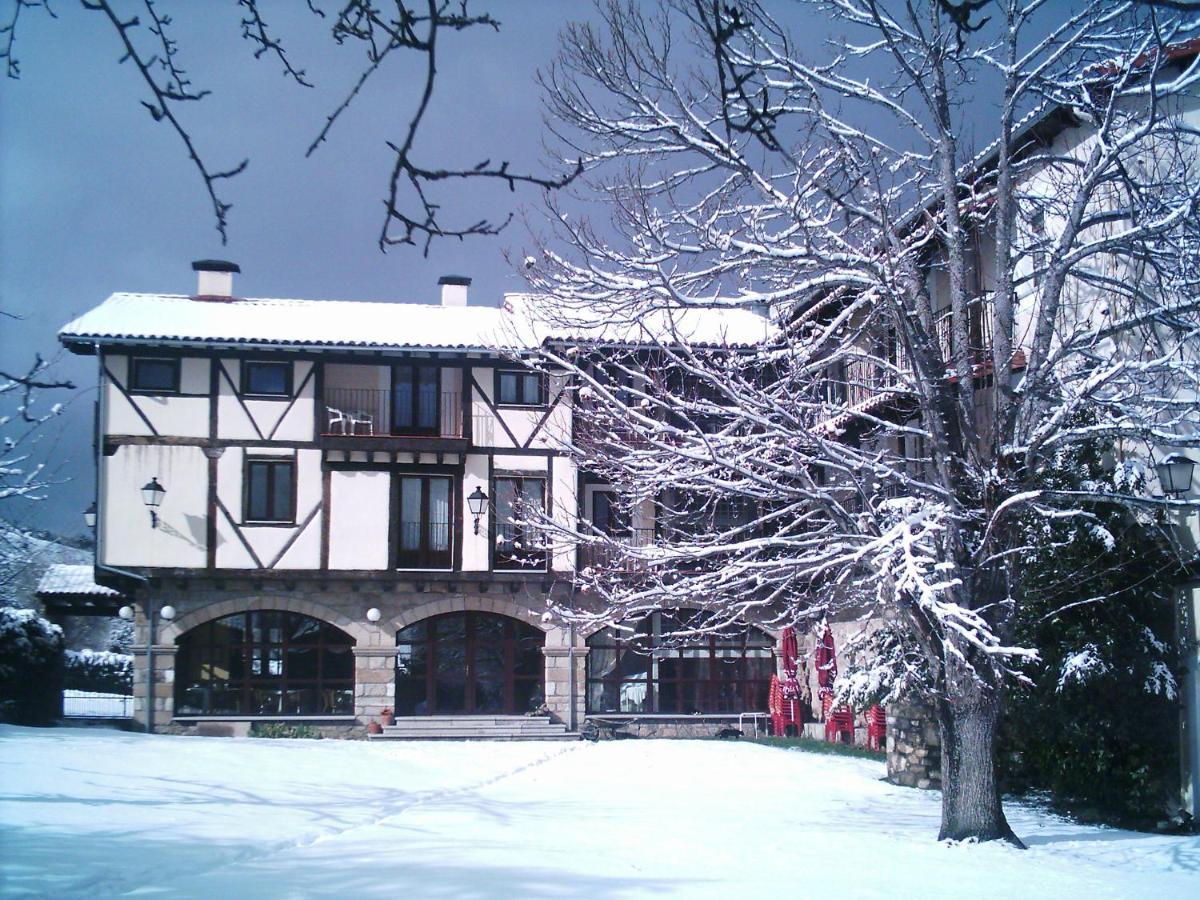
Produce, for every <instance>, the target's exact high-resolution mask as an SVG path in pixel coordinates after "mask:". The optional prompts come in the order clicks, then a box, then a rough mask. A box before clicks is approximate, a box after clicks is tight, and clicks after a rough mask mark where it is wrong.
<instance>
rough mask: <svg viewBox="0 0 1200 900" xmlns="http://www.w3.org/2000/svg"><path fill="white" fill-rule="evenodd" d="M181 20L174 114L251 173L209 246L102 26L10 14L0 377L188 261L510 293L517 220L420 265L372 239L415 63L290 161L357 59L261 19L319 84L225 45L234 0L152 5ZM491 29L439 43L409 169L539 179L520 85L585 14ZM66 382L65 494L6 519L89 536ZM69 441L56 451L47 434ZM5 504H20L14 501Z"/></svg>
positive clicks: (77, 420) (277, 285)
mask: <svg viewBox="0 0 1200 900" xmlns="http://www.w3.org/2000/svg"><path fill="white" fill-rule="evenodd" d="M160 5H162V6H163V7H164V8H165V9H169V10H170V12H171V14H172V16H173V18H174V19H175V23H176V24H175V32H176V37H177V38H178V40H179V43H180V46H181V60H182V62H183V64H184V66H185V67H186V69H187V70H188V73H189V75H190V76H191V78H192V80H193V82H194V85H195V87H197V88H206V89H209V90H211V91H212V95H211V96H210V97H208V98H206V99H205V100H203V101H202V102H199V103H194V104H188V105H187V106H186V107H185V108H183V115H184V116H185V122H186V124H187V125H188V126H189V127H190V128H191V130H192V131H193V133H194V135H195V138H196V141H197V144H198V146H199V147H200V149H201V151H202V153H203V154H204V155H205V156H206V158H207V161H208V162H209V164H210V165H211V166H213V167H215V168H220V167H223V166H226V165H233V164H235V163H236V162H238V161H240V160H241V159H242V158H244V157H249V159H250V165H249V168H248V169H247V170H246V172H245V173H243V174H242V175H240V176H238V177H237V178H235V179H233V180H232V181H229V182H226V183H225V184H224V185H223V186H222V187H221V192H222V196H223V199H225V200H226V201H230V202H232V203H233V204H234V206H233V210H232V212H231V213H230V227H229V243H228V245H227V246H222V245H221V243H220V239H219V237H218V235H217V232H216V230H215V228H214V224H213V217H212V213H211V207H210V206H209V203H208V200H207V196H206V194H205V192H204V190H203V185H202V183H201V181H200V179H199V176H198V175H197V174H196V172H195V170H194V169H193V168H192V167H191V164H190V162H189V160H188V159H187V157H186V155H185V152H184V149H183V147H182V145H181V143H180V142H179V140H178V138H177V137H176V136H175V135H174V134H173V133H172V132H170V131H169V130H168V129H167V128H165V127H163V126H162V125H157V124H155V123H154V122H153V120H152V119H151V117H150V115H149V114H148V113H147V112H146V110H145V109H144V108H142V107H141V105H140V103H139V101H140V99H141V98H142V97H143V93H142V90H141V85H140V82H139V79H138V76H137V73H136V71H135V70H134V69H133V68H132V67H131V66H129V65H128V64H126V65H122V66H118V65H117V60H118V58H119V57H120V55H121V48H120V45H119V43H118V40H117V37H116V35H115V34H114V33H113V31H112V30H111V28H109V27H108V26H107V23H106V22H105V21H104V20H103V19H102V18H101V16H100V15H98V14H96V13H89V12H86V11H84V10H82V9H81V8H80V7H79V4H77V3H56V4H54V5H53V6H54V10H55V12H56V13H57V14H58V19H51V18H50V17H49V16H47V15H45V14H44V12H42V11H41V10H37V9H35V10H27V11H25V12H24V13H23V15H22V17H21V22H20V25H21V29H20V32H19V34H18V43H17V53H16V55H17V57H18V59H19V60H20V63H21V76H22V77H21V79H20V80H19V81H8V80H5V82H4V83H3V85H0V135H2V136H3V137H2V138H0V308H3V309H4V310H6V311H8V312H12V313H15V314H18V315H20V316H22V317H23V318H22V320H20V321H17V322H14V321H12V320H11V319H0V361H2V362H3V364H4V368H6V369H7V368H9V367H20V366H22V365H23V364H27V362H28V361H30V360H31V359H32V356H33V353H34V352H35V351H40V352H42V353H43V354H46V355H51V354H54V353H55V352H56V349H57V344H56V341H55V334H56V332H57V330H58V329H59V328H60V327H61V326H62V325H63V324H64V323H65V322H66V321H68V320H69V319H70V318H71V317H72V316H74V315H76V314H78V313H80V312H83V311H84V310H86V309H88V308H90V307H92V306H95V305H96V304H97V303H99V302H101V301H102V300H103V299H104V298H105V297H107V296H108V295H109V294H110V293H112V292H114V291H148V292H180V293H186V292H190V291H191V290H193V287H194V275H193V273H192V271H191V269H190V265H189V263H190V261H191V260H193V259H199V258H204V257H216V258H224V259H230V260H233V261H235V262H237V263H239V264H240V265H241V267H242V275H241V276H239V277H238V279H237V281H236V287H235V289H236V291H237V292H238V293H239V294H242V295H244V296H273V297H308V298H345V299H372V300H407V301H417V302H421V301H425V302H432V301H434V300H435V298H436V294H437V285H436V282H437V279H438V277H439V276H440V275H443V274H447V273H453V274H461V275H469V276H471V277H472V278H474V279H475V283H474V285H473V287H472V302H473V303H486V304H495V303H497V302H498V300H499V297H500V294H501V293H502V292H503V291H506V290H517V289H520V288H521V286H522V285H521V281H520V279H519V278H518V277H517V275H516V274H514V273H513V272H512V271H511V269H510V268H509V267H508V265H507V263H506V262H505V260H504V258H503V256H502V251H503V249H504V248H506V247H517V248H519V247H520V245H521V243H522V240H523V232H522V230H521V228H520V226H519V224H514V225H513V226H512V227H510V229H509V230H508V231H507V232H506V233H505V234H504V235H502V236H501V237H499V238H491V239H475V240H469V241H467V242H465V243H459V242H458V241H443V242H437V243H435V245H434V247H433V249H432V250H431V252H430V255H429V258H428V259H426V258H424V257H423V256H422V255H421V252H420V251H419V250H415V249H413V248H410V247H396V248H393V249H392V250H390V251H389V252H388V253H387V254H386V255H385V254H382V253H381V252H380V251H379V248H378V246H377V244H376V239H377V237H378V232H379V228H380V226H381V223H382V215H381V213H382V209H383V207H382V198H383V197H384V191H385V180H386V177H387V171H388V152H387V149H386V147H385V145H384V141H385V140H387V139H389V138H391V139H398V138H399V137H400V136H401V135H402V134H403V130H402V129H403V126H404V124H405V123H406V122H407V117H408V114H409V112H410V111H411V108H412V105H413V103H414V101H415V91H416V89H417V88H418V87H419V85H420V81H419V72H418V71H417V70H416V69H415V68H413V67H406V66H404V65H393V66H391V67H390V68H387V69H384V70H381V72H380V73H379V75H378V76H376V79H375V80H374V81H373V83H370V84H369V85H368V87H367V88H366V89H365V90H364V92H363V94H362V96H360V98H359V100H358V102H357V103H356V105H355V106H353V107H352V108H351V109H350V111H349V112H348V113H347V114H346V116H345V118H344V119H343V120H342V121H341V123H340V124H339V126H338V127H337V128H335V130H334V131H333V133H332V135H331V137H330V139H329V141H328V142H327V143H326V144H325V145H323V146H322V147H321V149H320V150H319V151H317V153H316V154H315V155H314V156H313V157H311V158H309V159H305V158H304V151H305V149H306V148H307V146H308V144H309V142H310V141H311V140H312V138H313V137H314V136H315V135H316V133H317V131H318V130H319V128H320V126H321V124H322V122H323V121H324V117H325V116H326V115H327V114H328V113H329V112H330V111H331V110H332V109H333V108H334V107H335V106H336V105H337V103H338V102H339V101H340V100H341V98H342V96H343V95H344V93H345V92H346V91H347V90H348V89H349V87H350V86H351V85H352V84H353V80H354V78H355V77H356V75H357V72H358V70H359V69H358V67H359V65H360V63H361V61H362V58H363V57H362V54H361V50H360V49H359V48H358V47H353V46H350V45H347V46H343V47H338V46H337V45H335V44H334V43H333V42H332V40H330V38H329V37H328V26H327V25H325V24H323V23H322V21H321V20H319V19H316V18H315V17H313V16H311V15H310V14H308V13H307V11H306V10H305V9H304V6H303V4H301V3H297V2H293V0H288V2H284V3H281V2H264V3H263V4H262V7H263V10H264V17H265V18H266V20H267V22H268V23H269V24H270V25H271V26H274V28H275V30H276V32H277V34H278V36H280V37H281V38H282V39H283V42H284V44H285V46H286V47H287V48H288V49H289V50H290V52H291V55H292V57H293V59H294V62H295V64H297V65H299V66H302V67H304V68H305V69H306V70H307V72H308V76H309V80H310V81H312V82H313V83H314V84H315V88H314V89H311V90H310V89H306V88H303V87H299V86H297V85H295V84H294V83H292V82H290V81H288V80H286V79H285V78H284V77H283V76H282V75H281V66H280V65H279V64H278V63H277V62H276V61H275V60H273V59H271V58H269V57H264V58H263V59H260V60H255V59H254V57H253V48H252V46H251V45H250V44H249V43H247V42H245V41H243V40H242V39H241V38H240V36H239V26H238V22H239V19H240V14H239V11H238V9H237V7H236V5H235V4H234V3H233V2H229V3H220V4H218V3H216V2H207V0H206V2H203V3H195V2H191V3H172V4H168V3H163V4H160ZM480 8H487V9H489V10H491V11H493V12H494V14H495V15H496V17H497V18H499V19H500V20H501V22H502V24H503V28H502V29H501V31H500V32H499V33H498V34H497V33H494V32H492V31H491V30H488V29H481V28H480V29H473V30H469V31H467V32H463V33H458V34H447V35H444V36H442V38H441V41H442V54H441V65H440V74H439V79H438V82H437V87H436V93H435V97H434V106H433V108H432V110H431V113H430V115H429V116H428V118H427V127H426V128H425V129H424V131H423V132H422V134H421V138H420V145H419V146H420V147H422V148H423V152H421V153H420V154H419V157H418V158H419V160H421V161H423V162H425V163H426V164H428V165H430V166H433V167H436V166H441V165H445V166H449V167H453V166H466V167H469V166H471V165H474V164H475V163H476V162H479V161H481V160H482V159H484V158H485V157H490V158H492V159H493V160H497V159H509V160H511V161H512V164H513V166H514V168H515V167H525V168H533V169H538V170H544V169H543V168H542V167H543V165H544V156H543V150H542V145H541V138H540V135H541V132H542V128H541V111H540V106H539V100H538V90H537V87H536V85H535V83H534V76H535V72H536V70H537V68H538V67H539V66H544V65H546V64H547V63H548V62H549V61H550V59H551V58H552V56H553V54H554V52H555V47H556V38H557V32H558V29H559V28H560V27H561V26H562V25H563V24H564V23H565V22H566V21H567V19H568V17H570V16H579V15H586V14H588V13H589V7H588V5H587V4H584V3H565V2H559V3H534V2H499V3H491V4H486V5H483V4H480ZM439 196H440V197H441V198H442V199H443V200H444V202H445V208H446V210H447V220H448V221H452V220H454V219H455V218H457V219H458V220H459V221H464V222H469V221H474V219H475V218H477V217H478V216H480V215H481V214H482V213H488V214H491V215H494V216H502V215H503V213H504V211H505V210H506V209H509V208H513V204H514V203H515V202H521V201H524V202H526V203H529V204H535V203H536V202H537V200H538V196H537V194H536V193H533V192H527V193H525V194H518V195H516V196H515V197H514V196H513V195H509V194H508V193H507V191H500V190H495V189H484V188H481V187H479V186H478V184H475V185H473V186H470V187H461V186H451V187H449V188H448V189H446V190H444V191H442V192H441V193H440V194H439ZM57 368H58V371H59V373H60V374H62V375H64V376H66V377H70V378H73V379H74V380H75V382H76V383H77V384H79V385H80V386H81V389H80V390H79V391H76V392H75V396H74V399H73V401H72V405H71V409H70V410H69V411H68V414H67V415H66V416H65V417H64V418H63V419H62V420H61V421H60V422H59V423H58V424H57V426H56V427H55V428H54V429H52V431H51V432H50V433H49V434H48V435H47V436H46V438H45V440H44V444H45V445H47V446H48V445H49V444H51V443H56V444H57V447H56V449H55V452H54V454H53V455H52V458H53V460H54V461H55V463H56V465H57V466H58V467H60V471H61V474H62V475H64V476H68V477H70V479H71V481H70V482H69V483H68V484H65V485H63V486H62V487H60V488H58V489H57V490H55V491H54V493H53V495H52V497H51V500H50V501H49V502H47V503H44V504H37V505H36V506H35V505H32V504H21V505H17V506H16V507H15V508H12V509H6V510H4V511H3V514H4V515H5V516H8V517H10V518H13V519H14V520H18V521H25V522H29V523H30V524H36V525H41V526H45V527H50V528H54V529H58V530H63V531H66V532H73V531H78V530H82V519H81V517H80V515H79V513H80V511H81V510H82V509H83V508H84V507H86V505H87V503H88V500H89V497H90V494H91V491H92V474H91V469H92V462H91V459H90V452H91V451H90V445H91V436H90V431H89V429H90V421H91V413H90V410H91V401H92V398H93V396H94V390H93V387H94V384H95V370H94V363H93V362H92V361H90V360H87V359H80V358H76V357H65V358H63V359H62V360H61V362H60V364H59V365H58V367H57ZM60 432H61V434H60ZM14 502H17V501H14Z"/></svg>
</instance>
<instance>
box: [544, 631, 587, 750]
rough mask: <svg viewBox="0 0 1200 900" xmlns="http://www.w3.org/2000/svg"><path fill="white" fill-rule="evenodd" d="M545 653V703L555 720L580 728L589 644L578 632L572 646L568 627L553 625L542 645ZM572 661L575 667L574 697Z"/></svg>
mask: <svg viewBox="0 0 1200 900" xmlns="http://www.w3.org/2000/svg"><path fill="white" fill-rule="evenodd" d="M542 653H543V654H545V657H546V706H547V707H548V708H549V710H550V715H551V717H552V718H553V719H554V720H555V721H556V722H564V723H566V725H567V726H568V727H570V726H572V725H573V726H574V727H575V728H576V729H578V728H579V727H580V726H581V725H582V724H583V715H584V689H585V686H586V685H585V679H586V678H587V654H588V648H587V646H585V645H584V643H583V640H582V639H581V638H579V637H578V635H577V636H576V638H575V646H574V647H572V646H571V637H570V630H569V629H566V628H552V629H550V631H548V632H547V633H546V646H545V647H543V648H542ZM572 661H574V668H575V678H574V683H573V684H574V696H573V697H572V695H571V691H572V679H571V667H572ZM572 711H573V713H574V715H572Z"/></svg>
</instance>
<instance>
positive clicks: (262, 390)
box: [242, 362, 292, 397]
mask: <svg viewBox="0 0 1200 900" xmlns="http://www.w3.org/2000/svg"><path fill="white" fill-rule="evenodd" d="M242 395H243V396H246V397H290V396H291V395H292V364H291V363H286V362H243V363H242Z"/></svg>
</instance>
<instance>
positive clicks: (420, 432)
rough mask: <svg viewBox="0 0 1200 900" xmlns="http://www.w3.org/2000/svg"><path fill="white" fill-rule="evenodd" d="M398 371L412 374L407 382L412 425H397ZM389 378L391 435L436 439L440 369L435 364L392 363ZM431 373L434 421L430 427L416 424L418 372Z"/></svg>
mask: <svg viewBox="0 0 1200 900" xmlns="http://www.w3.org/2000/svg"><path fill="white" fill-rule="evenodd" d="M400 369H409V370H411V372H412V379H411V380H410V381H409V383H408V384H409V395H410V396H409V402H410V410H411V412H412V422H413V424H412V425H408V426H402V425H400V424H399V422H398V419H399V416H397V415H396V412H397V409H396V399H397V398H398V397H399V395H400V393H399V392H400V381H399V379H398V378H397V377H396V373H397V371H399V370H400ZM389 371H390V377H391V390H390V391H389V397H388V401H389V402H388V418H389V421H390V422H391V433H392V434H393V435H397V436H400V437H405V436H408V437H418V436H419V437H438V436H440V435H441V433H442V367H441V366H440V365H437V364H436V363H422V362H404V363H392V364H391V366H389ZM422 371H425V372H430V371H431V372H433V382H434V385H435V388H436V390H435V391H434V394H433V398H434V401H433V416H434V421H433V425H431V426H424V427H422V426H421V425H419V424H418V422H419V421H420V408H421V406H420V403H421V378H420V375H419V374H418V373H419V372H422Z"/></svg>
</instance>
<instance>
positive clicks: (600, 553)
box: [579, 528, 654, 572]
mask: <svg viewBox="0 0 1200 900" xmlns="http://www.w3.org/2000/svg"><path fill="white" fill-rule="evenodd" d="M612 540H613V541H614V542H615V543H617V544H620V545H623V546H624V547H651V546H653V545H654V529H653V528H631V529H629V530H628V531H627V532H626V533H624V534H620V535H614V536H613V538H612ZM645 567H646V566H645V562H644V561H643V560H639V559H631V558H630V557H629V556H627V555H626V554H625V553H624V552H623V550H622V547H620V546H618V547H613V546H609V545H606V544H583V545H581V546H580V547H579V568H580V569H592V570H593V571H597V572H638V571H641V570H643V569H644V568H645Z"/></svg>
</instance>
